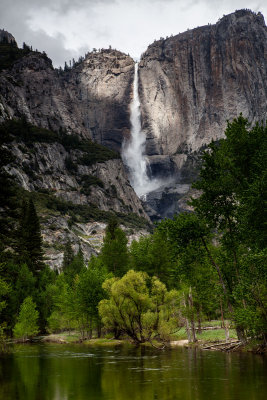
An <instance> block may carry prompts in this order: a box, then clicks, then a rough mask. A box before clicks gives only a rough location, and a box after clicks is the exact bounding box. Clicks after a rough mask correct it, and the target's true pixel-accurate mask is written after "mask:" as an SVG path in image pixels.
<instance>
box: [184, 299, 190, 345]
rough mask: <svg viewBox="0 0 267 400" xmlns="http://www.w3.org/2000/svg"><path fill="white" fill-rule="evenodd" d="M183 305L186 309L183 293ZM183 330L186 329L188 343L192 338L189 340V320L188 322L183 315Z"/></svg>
mask: <svg viewBox="0 0 267 400" xmlns="http://www.w3.org/2000/svg"><path fill="white" fill-rule="evenodd" d="M183 305H184V307H185V309H186V301H185V294H184V295H183ZM185 330H186V334H187V339H188V342H189V343H190V342H191V341H192V340H191V332H190V327H189V322H188V319H187V317H185Z"/></svg>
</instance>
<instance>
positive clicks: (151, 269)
mask: <svg viewBox="0 0 267 400" xmlns="http://www.w3.org/2000/svg"><path fill="white" fill-rule="evenodd" d="M130 264H131V268H133V269H135V270H137V271H144V272H146V273H147V274H148V275H149V276H150V277H151V276H153V275H155V276H157V277H158V278H159V279H160V280H161V282H163V283H164V284H165V285H167V287H172V286H174V285H175V282H173V280H174V270H175V262H174V261H173V259H172V248H171V243H170V241H168V240H166V236H165V234H164V233H163V232H162V231H160V230H159V229H156V230H155V231H154V233H153V234H151V235H149V236H145V237H141V238H140V239H139V240H138V241H135V240H134V241H133V242H132V244H131V247H130Z"/></svg>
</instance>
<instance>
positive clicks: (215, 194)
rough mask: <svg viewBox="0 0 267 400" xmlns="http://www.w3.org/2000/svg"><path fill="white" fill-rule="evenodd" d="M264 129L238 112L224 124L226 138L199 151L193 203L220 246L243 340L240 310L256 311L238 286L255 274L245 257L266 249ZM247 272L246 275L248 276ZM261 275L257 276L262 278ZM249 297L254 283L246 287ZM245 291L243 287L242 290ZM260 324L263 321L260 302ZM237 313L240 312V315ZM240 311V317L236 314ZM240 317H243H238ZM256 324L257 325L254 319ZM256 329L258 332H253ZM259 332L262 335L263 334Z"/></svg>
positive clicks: (245, 325) (266, 147)
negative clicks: (198, 191) (196, 193)
mask: <svg viewBox="0 0 267 400" xmlns="http://www.w3.org/2000/svg"><path fill="white" fill-rule="evenodd" d="M266 133H267V128H266V125H264V124H261V125H259V124H256V125H255V126H254V127H250V126H249V124H248V121H247V120H246V119H245V118H243V117H242V115H240V116H239V118H237V119H235V120H234V121H233V122H232V123H228V126H227V129H226V131H225V135H226V138H225V139H222V140H221V141H220V142H219V143H212V144H211V145H210V146H209V149H208V151H206V152H205V154H204V155H203V165H202V168H201V171H200V177H199V180H198V181H197V182H196V184H195V185H194V186H195V187H196V188H197V189H199V190H201V193H202V194H201V196H200V197H199V198H198V199H194V200H193V201H192V204H193V206H194V208H195V210H196V212H197V214H198V215H199V216H200V217H201V218H202V219H205V221H206V222H207V226H208V227H209V229H210V230H213V231H215V232H217V233H218V234H217V242H218V243H220V245H221V255H220V257H221V260H223V263H221V265H223V267H222V268H221V270H222V272H223V275H224V282H225V286H227V290H228V293H229V301H230V303H231V306H232V308H234V309H233V310H232V311H233V312H234V313H233V315H234V318H235V321H236V323H237V332H238V336H239V338H240V339H243V337H244V335H245V330H246V329H247V328H248V320H247V322H246V323H245V319H244V315H248V314H250V315H252V314H253V312H252V310H254V316H255V321H256V320H257V319H258V316H259V313H258V312H257V310H256V309H255V308H254V306H252V307H250V305H249V304H250V303H251V301H250V300H249V299H248V298H247V299H246V297H247V296H245V291H244V290H241V288H242V287H243V285H244V283H245V282H248V281H249V280H251V281H254V282H255V279H254V277H255V276H259V273H258V272H257V271H256V272H255V269H257V265H258V264H257V263H256V264H254V268H253V269H254V272H253V274H252V273H251V268H250V267H249V266H248V265H247V263H246V262H244V260H245V259H246V258H248V257H249V258H251V256H253V255H254V256H255V257H257V254H260V252H261V251H262V250H263V249H264V248H265V244H266V239H267V231H266V226H265V221H266V217H264V216H266V184H267V179H266V177H267V168H266V160H267V141H266V136H267V135H266ZM248 276H250V278H249V279H248ZM262 279H265V282H264V284H265V285H266V277H265V275H262V277H261V280H262ZM245 286H246V288H247V289H248V290H250V292H249V293H250V295H249V296H248V297H249V298H250V299H251V298H253V287H252V286H248V285H247V283H246V285H245ZM247 293H248V292H247ZM258 307H260V308H261V313H260V314H261V316H262V317H261V318H263V320H262V323H261V325H262V326H263V325H264V324H265V325H266V324H267V319H266V314H265V311H264V306H263V304H261V305H260V304H258V306H257V309H258ZM239 316H240V317H239ZM241 316H242V317H241ZM242 321H243V322H242ZM250 321H251V326H250V332H252V331H253V327H252V324H253V322H252V321H253V318H250ZM258 326H259V324H258ZM258 332H259V331H258ZM262 335H263V336H264V337H265V340H267V337H266V333H265V331H264V330H262Z"/></svg>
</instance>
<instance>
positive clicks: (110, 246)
mask: <svg viewBox="0 0 267 400" xmlns="http://www.w3.org/2000/svg"><path fill="white" fill-rule="evenodd" d="M127 242H128V240H127V237H126V234H125V233H124V232H123V230H122V229H121V228H120V227H119V224H118V221H117V220H116V219H115V218H112V219H111V220H110V221H109V223H108V225H107V228H106V235H105V237H104V243H103V247H102V251H101V255H100V257H101V260H102V262H103V264H104V265H105V266H106V268H107V270H108V271H109V272H113V273H114V274H115V275H116V276H122V275H123V274H124V273H125V272H126V271H127V270H128V262H129V252H128V249H127Z"/></svg>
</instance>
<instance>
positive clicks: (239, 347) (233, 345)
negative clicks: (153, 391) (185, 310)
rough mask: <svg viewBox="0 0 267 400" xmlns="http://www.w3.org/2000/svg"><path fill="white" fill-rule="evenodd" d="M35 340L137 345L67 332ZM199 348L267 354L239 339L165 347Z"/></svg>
mask: <svg viewBox="0 0 267 400" xmlns="http://www.w3.org/2000/svg"><path fill="white" fill-rule="evenodd" d="M33 342H42V343H54V344H75V343H80V344H84V345H86V346H111V347H115V346H122V345H128V346H136V344H134V343H133V342H132V341H130V340H128V339H122V340H118V339H114V338H92V339H80V338H75V336H73V337H72V336H71V335H68V336H66V335H65V334H50V335H45V336H41V337H37V338H34V340H33ZM141 346H148V347H155V348H158V349H161V348H162V343H161V342H155V346H153V345H152V344H151V343H143V344H141ZM166 347H167V348H176V347H185V348H198V349H200V350H203V351H206V350H209V351H224V352H239V353H240V352H250V353H253V354H267V347H266V346H265V345H264V344H263V343H262V342H260V341H249V342H246V343H242V344H240V342H239V341H237V340H229V341H228V342H226V341H202V340H199V341H198V342H196V343H192V342H188V340H187V339H181V340H172V341H170V342H168V343H167V344H166V345H165V348H166Z"/></svg>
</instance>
